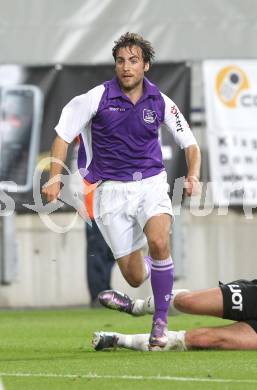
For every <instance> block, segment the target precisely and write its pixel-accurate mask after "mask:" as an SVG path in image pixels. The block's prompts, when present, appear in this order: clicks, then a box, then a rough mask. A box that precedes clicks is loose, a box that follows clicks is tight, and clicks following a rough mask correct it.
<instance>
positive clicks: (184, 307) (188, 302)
mask: <svg viewBox="0 0 257 390" xmlns="http://www.w3.org/2000/svg"><path fill="white" fill-rule="evenodd" d="M194 305H195V298H194V295H193V294H192V293H190V292H182V293H180V294H178V295H176V297H175V300H174V306H175V308H176V309H178V310H180V311H182V312H183V311H185V312H187V311H189V312H190V311H191V309H192V308H193V307H194Z"/></svg>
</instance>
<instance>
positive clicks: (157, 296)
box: [151, 257, 174, 323]
mask: <svg viewBox="0 0 257 390" xmlns="http://www.w3.org/2000/svg"><path fill="white" fill-rule="evenodd" d="M173 269H174V265H173V261H172V258H171V257H169V258H168V259H166V260H153V259H152V269H151V284H152V290H153V296H154V305H155V312H154V316H153V320H154V321H155V320H157V318H160V319H161V320H162V321H164V322H166V323H167V316H168V311H169V305H170V299H171V292H172V287H173V278H174V273H173Z"/></svg>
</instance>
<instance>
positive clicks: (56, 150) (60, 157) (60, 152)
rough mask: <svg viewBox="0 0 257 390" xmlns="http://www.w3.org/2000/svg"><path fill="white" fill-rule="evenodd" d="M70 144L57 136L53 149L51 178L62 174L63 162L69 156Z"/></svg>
mask: <svg viewBox="0 0 257 390" xmlns="http://www.w3.org/2000/svg"><path fill="white" fill-rule="evenodd" d="M68 147H69V144H68V143H67V142H66V141H64V140H63V139H62V138H61V137H59V136H57V137H56V138H55V140H54V142H53V145H52V149H51V157H52V158H53V159H52V161H51V168H50V179H51V178H52V177H55V176H56V175H60V174H61V172H62V168H63V164H64V162H65V160H66V157H67V151H68Z"/></svg>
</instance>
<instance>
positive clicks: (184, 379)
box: [0, 372, 257, 384]
mask: <svg viewBox="0 0 257 390" xmlns="http://www.w3.org/2000/svg"><path fill="white" fill-rule="evenodd" d="M0 377H34V378H78V379H126V380H151V381H152V380H154V381H174V382H175V381H177V382H217V383H253V384H255V383H256V384H257V379H223V378H194V377H180V376H142V375H98V374H93V373H88V374H81V375H80V374H51V373H49V374H47V373H38V374H35V373H32V372H0Z"/></svg>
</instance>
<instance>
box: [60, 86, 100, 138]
mask: <svg viewBox="0 0 257 390" xmlns="http://www.w3.org/2000/svg"><path fill="white" fill-rule="evenodd" d="M103 92H104V86H103V85H99V86H97V87H95V88H93V89H91V90H90V91H88V92H87V93H85V94H83V95H80V96H76V97H75V98H73V99H72V100H71V101H70V102H69V103H68V104H67V105H66V106H65V107H64V108H63V110H62V113H61V117H60V120H59V122H58V124H57V126H56V127H55V130H56V132H57V134H58V135H59V136H60V137H61V138H62V139H63V140H64V141H66V142H68V143H71V142H72V141H73V140H74V138H76V137H77V136H78V135H79V134H80V133H82V132H83V130H85V129H86V128H87V125H88V124H89V122H90V121H91V119H92V118H93V117H94V116H95V115H96V112H97V109H98V106H99V103H100V100H101V97H102V95H103Z"/></svg>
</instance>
